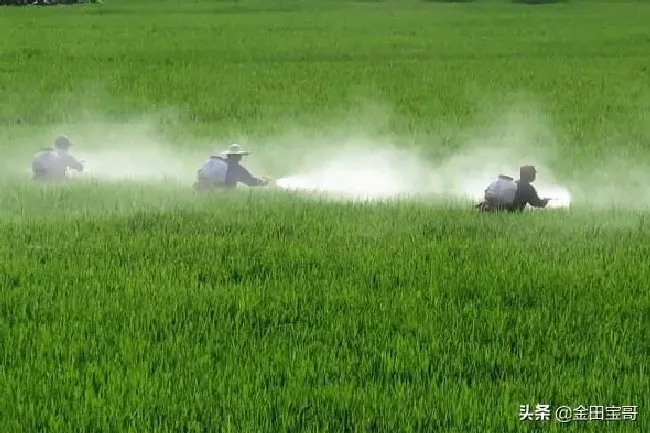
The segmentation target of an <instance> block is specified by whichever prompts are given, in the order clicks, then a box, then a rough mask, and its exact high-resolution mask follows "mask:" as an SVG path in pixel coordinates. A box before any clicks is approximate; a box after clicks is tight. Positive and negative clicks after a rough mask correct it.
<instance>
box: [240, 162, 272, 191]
mask: <svg viewBox="0 0 650 433" xmlns="http://www.w3.org/2000/svg"><path fill="white" fill-rule="evenodd" d="M235 177H236V179H237V182H241V183H243V184H244V185H247V186H265V185H267V184H268V182H267V181H266V180H264V179H260V178H257V177H255V176H253V175H252V174H251V173H250V172H249V171H248V170H246V168H244V167H243V166H241V165H238V166H237V172H236V176H235Z"/></svg>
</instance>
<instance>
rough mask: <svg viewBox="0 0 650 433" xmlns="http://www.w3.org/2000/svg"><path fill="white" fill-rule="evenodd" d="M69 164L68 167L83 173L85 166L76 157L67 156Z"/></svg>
mask: <svg viewBox="0 0 650 433" xmlns="http://www.w3.org/2000/svg"><path fill="white" fill-rule="evenodd" d="M66 162H67V164H68V167H69V168H71V169H73V170H77V171H83V169H84V165H83V164H82V163H81V161H78V160H77V159H76V158H75V157H74V156H71V155H67V161H66Z"/></svg>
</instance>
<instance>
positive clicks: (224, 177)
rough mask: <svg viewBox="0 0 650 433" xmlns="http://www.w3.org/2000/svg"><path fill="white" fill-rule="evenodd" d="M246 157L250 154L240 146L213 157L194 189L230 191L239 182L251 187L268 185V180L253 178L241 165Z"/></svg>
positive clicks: (199, 174)
mask: <svg viewBox="0 0 650 433" xmlns="http://www.w3.org/2000/svg"><path fill="white" fill-rule="evenodd" d="M245 155H250V152H248V151H246V150H243V149H242V148H241V147H240V146H239V145H238V144H231V145H230V146H229V147H228V149H227V150H225V151H223V152H221V153H220V154H219V155H211V156H210V158H208V159H207V160H206V161H205V162H204V163H203V165H202V166H201V168H200V169H199V171H198V179H197V181H196V182H195V183H194V189H195V190H197V191H205V190H211V189H214V188H220V189H221V188H226V189H230V188H234V187H236V186H237V183H239V182H241V183H243V184H244V185H247V186H250V187H255V186H266V185H268V183H269V181H268V180H266V179H261V178H257V177H255V176H253V175H252V174H251V173H250V172H249V171H248V170H247V169H246V168H245V167H244V166H242V165H241V164H240V162H241V160H242V158H243V157H244V156H245Z"/></svg>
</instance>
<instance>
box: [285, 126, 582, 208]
mask: <svg viewBox="0 0 650 433" xmlns="http://www.w3.org/2000/svg"><path fill="white" fill-rule="evenodd" d="M466 134H467V136H466V137H465V143H464V145H463V146H462V148H461V149H460V150H459V151H458V152H454V153H452V154H451V155H446V156H444V157H441V158H439V159H437V160H430V159H427V158H425V157H424V155H423V154H422V153H421V152H420V151H419V150H417V149H412V150H411V149H406V148H404V147H403V146H399V145H397V144H394V143H391V142H390V140H386V139H377V138H376V137H369V136H358V137H355V138H350V137H349V136H348V137H347V138H345V139H344V140H342V139H341V138H340V137H339V138H337V139H334V140H331V141H329V145H328V144H327V143H328V141H327V140H326V139H324V138H320V140H319V141H318V140H317V141H316V142H315V143H314V148H315V149H318V150H316V152H317V153H316V154H314V155H311V161H310V162H309V163H308V164H304V163H303V165H302V169H300V170H296V172H294V174H292V175H290V176H286V177H282V178H280V179H278V180H277V182H276V183H277V186H278V187H280V188H283V189H287V190H293V191H300V192H303V193H310V194H318V195H320V196H328V197H331V198H342V199H353V200H373V199H388V198H406V197H411V198H413V197H414V196H438V197H446V198H450V199H455V200H458V199H460V200H466V201H472V202H478V201H480V200H481V199H482V198H483V191H484V189H485V188H486V186H487V185H488V184H489V183H490V182H491V181H493V180H494V179H495V178H496V176H497V175H498V174H507V175H510V176H512V177H514V178H517V177H518V174H519V173H518V167H519V166H520V165H521V164H524V163H533V164H535V165H536V167H537V169H538V171H539V176H540V178H541V180H540V181H538V182H536V186H537V189H538V192H539V193H540V196H542V197H549V198H552V199H553V200H552V201H551V202H550V203H549V207H561V208H566V207H568V206H569V205H570V202H571V194H570V193H569V191H568V189H566V188H564V187H562V186H560V185H559V184H558V183H557V181H556V179H555V177H554V174H553V171H552V170H551V169H550V167H549V165H548V164H546V163H545V161H546V160H547V158H548V157H549V153H551V156H552V149H549V146H548V145H547V146H540V145H539V143H540V142H544V143H549V142H551V143H552V136H550V133H549V131H548V130H547V129H545V128H542V127H541V126H540V124H539V122H531V120H530V118H529V117H527V116H523V115H521V114H512V115H510V116H507V117H506V119H505V120H504V121H503V122H500V123H498V124H496V125H495V126H493V127H491V128H487V129H481V130H476V131H466ZM310 142H313V139H310ZM332 142H337V143H338V144H337V145H336V146H332V145H331V143H332ZM437 144H438V143H435V142H432V143H431V145H433V146H435V145H437ZM303 150H304V149H303ZM298 165H300V164H298Z"/></svg>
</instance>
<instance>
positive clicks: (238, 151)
mask: <svg viewBox="0 0 650 433" xmlns="http://www.w3.org/2000/svg"><path fill="white" fill-rule="evenodd" d="M222 154H223V155H250V152H248V151H247V150H244V149H242V148H241V146H240V145H239V144H236V143H235V144H231V145H230V146H228V149H227V150H225V151H223V152H222Z"/></svg>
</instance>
